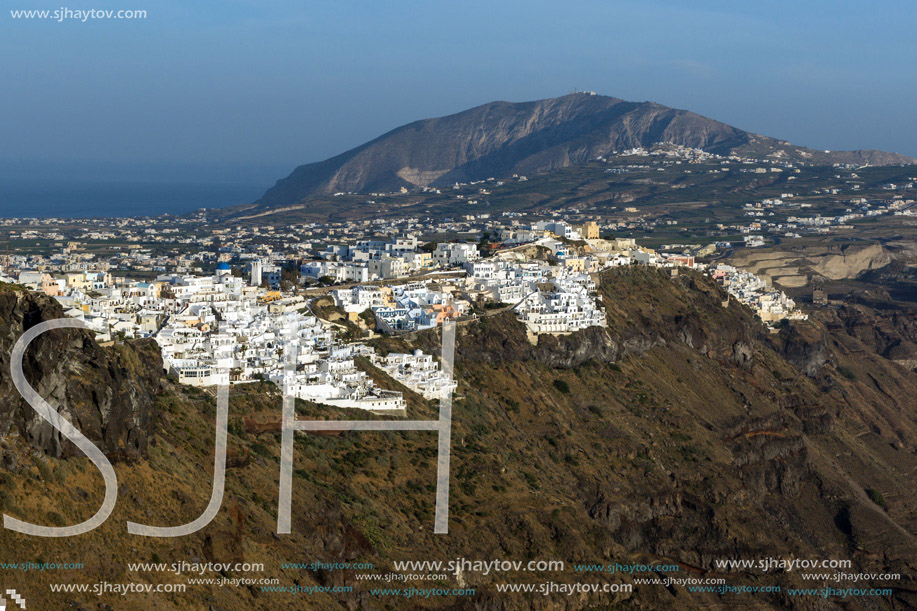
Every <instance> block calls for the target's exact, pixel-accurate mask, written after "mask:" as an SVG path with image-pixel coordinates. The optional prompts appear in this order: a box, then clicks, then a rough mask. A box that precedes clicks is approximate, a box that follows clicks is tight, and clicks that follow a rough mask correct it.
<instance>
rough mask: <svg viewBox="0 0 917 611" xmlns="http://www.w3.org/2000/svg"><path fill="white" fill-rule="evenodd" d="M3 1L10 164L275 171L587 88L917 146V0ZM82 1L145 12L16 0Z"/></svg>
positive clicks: (151, 175) (2, 160) (3, 110)
mask: <svg viewBox="0 0 917 611" xmlns="http://www.w3.org/2000/svg"><path fill="white" fill-rule="evenodd" d="M3 4H4V8H3V12H2V13H0V117H2V119H0V178H3V177H11V176H14V177H18V178H23V179H33V178H34V179H42V180H45V179H50V178H55V177H56V178H61V179H69V178H84V179H87V180H152V181H190V180H199V181H214V182H238V183H247V184H261V183H263V184H264V186H265V187H267V186H270V184H272V183H273V182H274V180H276V179H277V178H279V177H281V176H283V175H286V174H287V173H289V171H290V170H292V169H293V168H294V167H295V166H297V165H300V164H303V163H308V162H312V161H319V160H321V159H324V158H327V157H329V156H332V155H335V154H337V153H340V152H343V151H345V150H347V149H349V148H352V147H354V146H357V145H359V144H361V143H363V142H365V141H367V140H370V139H372V138H374V137H376V136H378V135H380V134H382V133H384V132H386V131H389V130H390V129H393V128H395V127H397V126H399V125H402V124H404V123H408V122H410V121H414V120H417V119H422V118H428V117H434V116H441V115H446V114H450V113H454V112H459V111H461V110H464V109H466V108H470V107H472V106H476V105H478V104H483V103H486V102H490V101H494V100H508V101H525V100H533V99H541V98H548V97H555V96H559V95H564V94H566V93H569V92H570V91H572V90H574V89H578V90H584V89H585V90H594V91H596V92H598V93H600V94H605V95H613V96H616V97H620V98H624V99H627V100H634V101H643V100H652V101H656V102H659V103H661V104H665V105H668V106H673V107H676V108H685V109H689V110H693V111H695V112H698V113H700V114H703V115H706V116H709V117H712V118H714V119H717V120H720V121H723V122H726V123H729V124H731V125H734V126H736V127H739V128H741V129H745V130H749V131H753V132H757V133H763V134H766V135H769V136H773V137H777V138H781V139H786V140H789V141H791V142H793V143H795V144H799V145H803V146H810V147H813V148H819V149H832V150H841V149H851V148H876V149H882V150H890V151H895V152H900V153H905V154H910V155H913V156H917V122H915V121H914V118H915V112H914V110H913V108H914V100H915V99H917V70H915V69H914V60H915V59H917V37H915V36H914V35H913V25H914V24H915V23H917V3H914V2H909V1H901V2H892V1H881V0H880V1H874V2H870V3H866V2H845V1H843V0H833V1H830V2H827V1H821V0H807V1H805V2H800V1H798V0H794V1H792V2H786V1H782V0H770V1H759V2H739V1H735V0H732V1H713V0H692V1H690V2H674V1H670V0H640V1H638V2H618V1H615V0H566V1H565V2H557V1H552V2H544V1H542V0H525V1H518V2H517V1H501V0H487V1H479V0H462V1H461V2H455V1H450V2H441V1H438V0H424V1H418V2H406V1H400V0H386V1H384V2H380V1H379V0H375V1H364V0H334V1H324V0H317V1H302V0H300V1H286V0H220V1H219V2H215V1H211V0H194V1H188V0H182V1H172V0H117V1H114V2H112V1H108V0H88V1H85V2H84V1H82V0H66V1H64V0H55V1H54V2H51V1H49V0H5V2H4V3H3ZM7 7H8V8H9V10H7ZM62 7H66V8H67V9H69V10H71V11H75V10H86V9H112V10H119V9H128V10H131V9H133V10H141V9H142V10H145V11H147V16H146V18H145V19H130V20H128V19H121V20H117V19H90V20H88V21H86V22H83V21H81V20H79V19H65V20H63V21H57V20H54V19H23V18H19V19H14V18H13V16H12V13H11V12H10V11H13V10H30V9H50V10H55V9H61V8H62Z"/></svg>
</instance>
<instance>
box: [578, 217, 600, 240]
mask: <svg viewBox="0 0 917 611" xmlns="http://www.w3.org/2000/svg"><path fill="white" fill-rule="evenodd" d="M579 232H580V234H581V235H582V236H583V237H584V238H586V239H587V240H597V239H598V237H599V224H598V223H596V222H595V221H586V222H585V223H583V226H582V227H580V230H579Z"/></svg>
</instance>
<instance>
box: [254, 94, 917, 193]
mask: <svg viewBox="0 0 917 611" xmlns="http://www.w3.org/2000/svg"><path fill="white" fill-rule="evenodd" d="M665 142H670V143H674V144H678V145H683V146H689V147H694V148H700V149H704V150H706V151H709V152H712V153H718V154H728V153H740V154H743V153H744V154H748V155H753V156H756V157H763V156H766V155H774V156H778V157H781V158H785V159H796V160H800V161H808V162H813V163H821V164H831V163H836V162H841V163H854V164H870V165H901V164H911V163H917V160H915V159H913V158H911V157H907V156H904V155H899V154H896V153H885V152H882V151H872V150H862V151H840V152H825V151H815V150H811V149H806V148H802V147H796V146H793V145H791V144H789V143H788V142H784V141H781V140H776V139H774V138H768V137H766V136H760V135H757V134H752V133H750V132H746V131H742V130H740V129H737V128H735V127H731V126H729V125H726V124H725V123H720V122H719V121H714V120H713V119H708V118H706V117H702V116H700V115H698V114H695V113H693V112H689V111H686V110H677V109H674V108H669V107H667V106H662V105H661V104H656V103H655V102H627V101H625V100H621V99H618V98H613V97H607V96H600V95H593V94H589V93H574V94H570V95H566V96H563V97H559V98H551V99H547V100H539V101H535V102H521V103H511V102H492V103H490V104H484V105H483V106H478V107H476V108H472V109H470V110H466V111H464V112H460V113H458V114H454V115H449V116H447V117H440V118H437V119H425V120H422V121H416V122H414V123H410V124H408V125H404V126H402V127H399V128H397V129H394V130H392V131H390V132H388V133H387V134H384V135H382V136H380V137H378V138H376V139H375V140H373V141H371V142H367V143H366V144H363V145H362V146H359V147H357V148H355V149H352V150H349V151H347V152H346V153H342V154H340V155H338V156H336V157H332V158H330V159H326V160H325V161H322V162H318V163H310V164H306V165H302V166H299V167H298V168H296V169H295V170H293V172H292V173H291V174H290V175H289V176H288V177H286V178H284V179H281V180H279V181H277V183H276V184H275V185H274V186H273V187H272V188H270V189H269V190H268V191H267V192H266V193H265V194H264V195H263V196H262V197H261V199H260V200H259V201H258V202H257V203H258V204H264V205H271V206H273V205H283V204H292V203H296V202H298V201H300V200H302V199H304V198H307V197H311V196H317V195H328V194H332V193H335V192H356V193H365V192H391V191H397V190H399V189H401V188H402V187H405V188H408V189H412V188H417V187H427V186H434V187H441V186H447V185H451V184H453V183H455V182H467V181H471V180H480V179H484V178H488V177H491V176H493V177H503V176H508V175H511V174H513V173H519V174H531V173H535V172H540V171H545V170H551V169H555V168H560V167H565V166H569V165H571V164H576V163H581V162H583V161H586V160H588V159H594V158H595V157H598V156H603V155H608V154H610V153H612V152H613V151H620V150H625V149H629V148H633V147H638V146H642V147H648V146H652V145H654V144H660V143H665Z"/></svg>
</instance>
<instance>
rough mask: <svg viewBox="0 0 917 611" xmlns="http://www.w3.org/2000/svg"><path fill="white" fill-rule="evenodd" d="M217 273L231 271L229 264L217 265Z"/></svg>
mask: <svg viewBox="0 0 917 611" xmlns="http://www.w3.org/2000/svg"><path fill="white" fill-rule="evenodd" d="M217 271H229V263H226V262H225V261H223V262H222V263H219V264H217Z"/></svg>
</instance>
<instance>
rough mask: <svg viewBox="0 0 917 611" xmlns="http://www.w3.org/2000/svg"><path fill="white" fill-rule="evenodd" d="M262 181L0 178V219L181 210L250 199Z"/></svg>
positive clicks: (262, 187)
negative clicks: (100, 180) (238, 182)
mask: <svg viewBox="0 0 917 611" xmlns="http://www.w3.org/2000/svg"><path fill="white" fill-rule="evenodd" d="M264 191H265V185H263V184H259V185H254V184H230V183H204V182H200V183H198V182H92V181H55V182H49V181H35V180H16V179H0V218H14V217H30V218H49V217H61V218H93V217H124V216H159V215H162V214H174V215H177V214H185V213H188V212H193V211H195V210H198V209H200V208H223V207H226V206H235V205H237V204H245V203H251V202H253V201H255V200H257V199H258V198H259V197H260V196H261V195H262V194H263V193H264Z"/></svg>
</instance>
